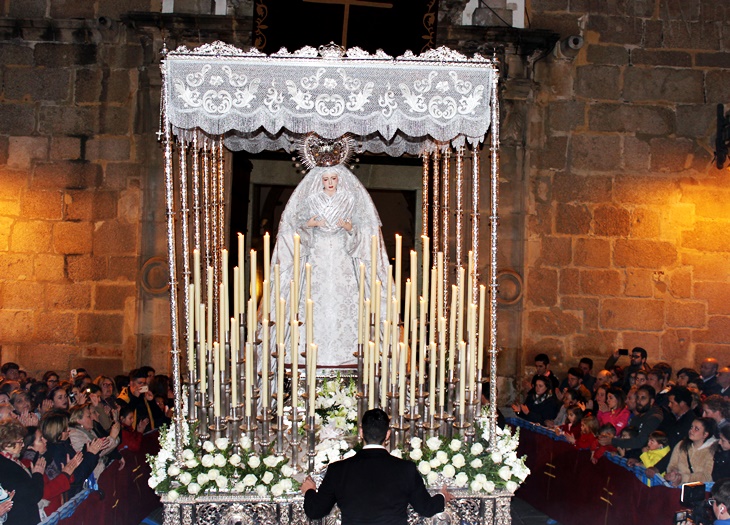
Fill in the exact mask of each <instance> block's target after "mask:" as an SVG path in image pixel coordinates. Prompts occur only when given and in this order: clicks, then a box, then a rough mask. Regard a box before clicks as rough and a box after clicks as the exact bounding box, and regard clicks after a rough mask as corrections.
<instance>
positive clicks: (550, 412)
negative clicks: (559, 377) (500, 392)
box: [512, 376, 560, 425]
mask: <svg viewBox="0 0 730 525" xmlns="http://www.w3.org/2000/svg"><path fill="white" fill-rule="evenodd" d="M533 382H534V383H535V387H534V388H533V389H532V390H531V391H530V392H529V393H528V395H527V399H526V400H525V402H524V403H523V404H522V405H518V404H516V403H515V404H514V405H512V409H513V410H514V411H515V413H516V414H517V415H519V416H520V417H521V418H523V419H526V420H527V421H531V422H532V423H537V424H538V425H545V421H546V420H548V419H555V416H557V415H558V411H559V410H560V403H559V402H558V400H557V398H556V397H555V395H554V394H553V389H552V383H551V381H550V380H549V379H548V378H547V377H545V376H537V377H535V379H534V381H533Z"/></svg>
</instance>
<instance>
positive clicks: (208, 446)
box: [203, 441, 215, 452]
mask: <svg viewBox="0 0 730 525" xmlns="http://www.w3.org/2000/svg"><path fill="white" fill-rule="evenodd" d="M203 450H205V451H206V452H213V451H214V450H215V445H214V444H213V443H212V442H210V441H206V442H205V443H203Z"/></svg>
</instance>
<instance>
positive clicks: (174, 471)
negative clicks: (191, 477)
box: [167, 463, 180, 478]
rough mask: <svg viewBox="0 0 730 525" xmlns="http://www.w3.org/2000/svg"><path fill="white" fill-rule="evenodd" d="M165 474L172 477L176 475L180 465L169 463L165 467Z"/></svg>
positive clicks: (178, 472)
mask: <svg viewBox="0 0 730 525" xmlns="http://www.w3.org/2000/svg"><path fill="white" fill-rule="evenodd" d="M167 474H168V475H170V476H172V477H173V478H174V477H175V476H177V475H178V474H180V467H178V466H177V465H175V464H174V463H173V464H172V465H170V466H169V467H167Z"/></svg>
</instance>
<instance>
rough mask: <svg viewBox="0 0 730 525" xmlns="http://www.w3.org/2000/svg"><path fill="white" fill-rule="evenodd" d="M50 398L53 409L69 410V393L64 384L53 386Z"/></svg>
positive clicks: (49, 393) (49, 394)
mask: <svg viewBox="0 0 730 525" xmlns="http://www.w3.org/2000/svg"><path fill="white" fill-rule="evenodd" d="M48 399H50V400H51V402H52V403H53V405H52V406H51V409H53V410H68V406H69V404H68V394H67V393H66V390H65V389H64V388H63V387H62V386H60V385H59V386H57V387H54V388H51V390H50V392H48Z"/></svg>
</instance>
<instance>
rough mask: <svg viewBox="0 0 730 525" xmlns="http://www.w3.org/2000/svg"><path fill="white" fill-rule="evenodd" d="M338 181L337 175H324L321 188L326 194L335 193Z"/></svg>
mask: <svg viewBox="0 0 730 525" xmlns="http://www.w3.org/2000/svg"><path fill="white" fill-rule="evenodd" d="M339 181H340V177H339V175H337V174H336V173H325V174H324V175H322V186H323V187H324V191H326V192H327V193H333V192H335V191H337V183H338V182H339Z"/></svg>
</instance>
